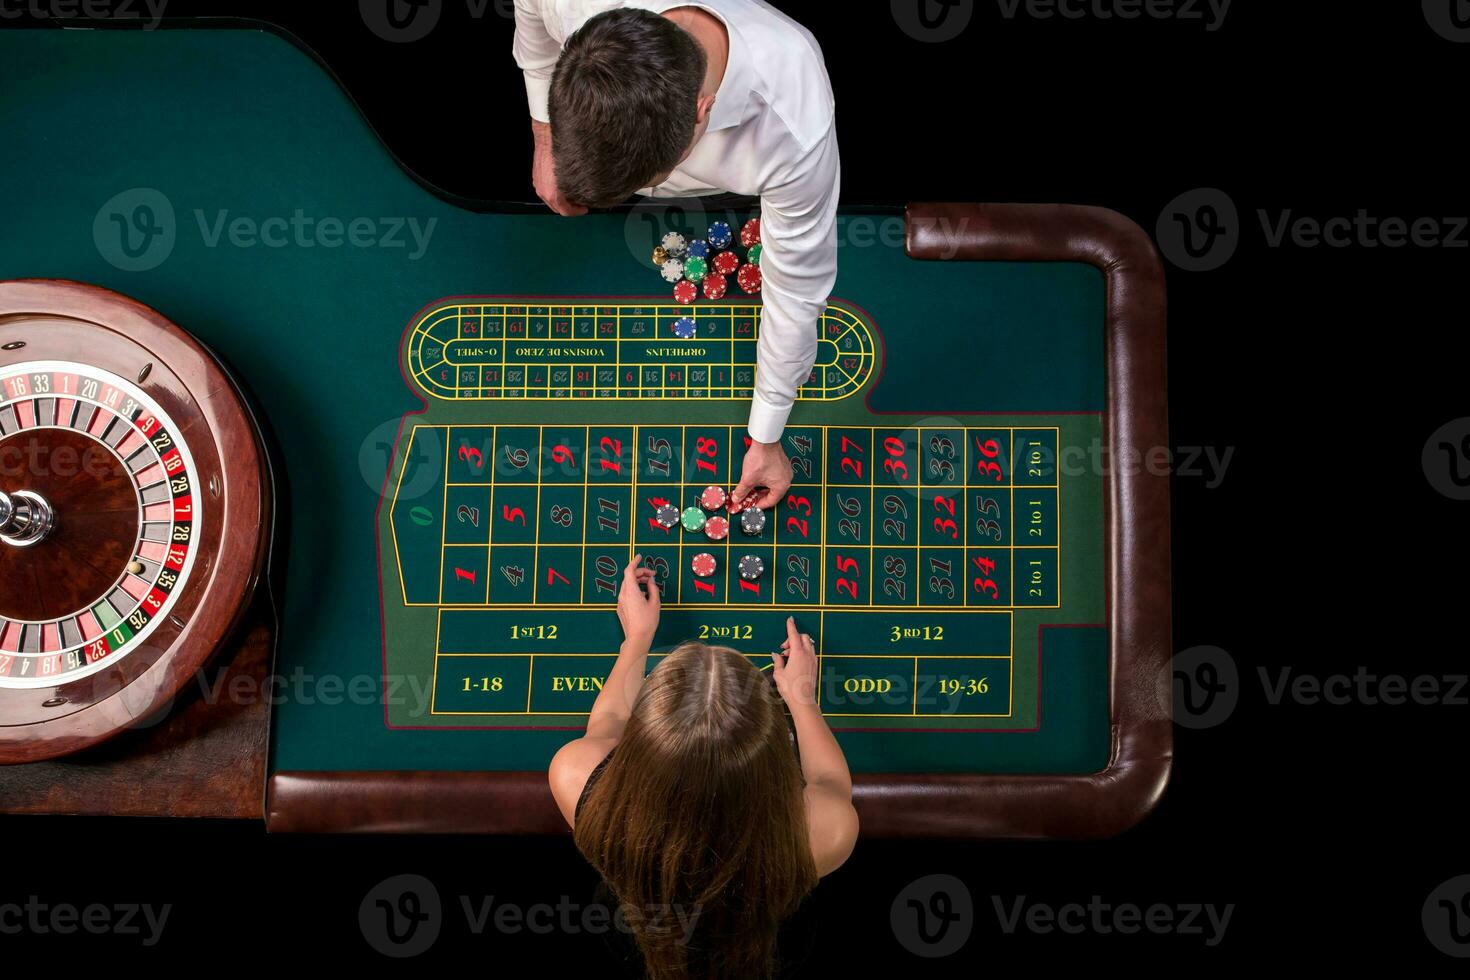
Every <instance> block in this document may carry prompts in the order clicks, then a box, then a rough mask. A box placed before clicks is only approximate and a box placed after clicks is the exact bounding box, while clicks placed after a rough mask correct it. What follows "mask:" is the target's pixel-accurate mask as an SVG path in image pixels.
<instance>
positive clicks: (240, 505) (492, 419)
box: [0, 25, 1171, 837]
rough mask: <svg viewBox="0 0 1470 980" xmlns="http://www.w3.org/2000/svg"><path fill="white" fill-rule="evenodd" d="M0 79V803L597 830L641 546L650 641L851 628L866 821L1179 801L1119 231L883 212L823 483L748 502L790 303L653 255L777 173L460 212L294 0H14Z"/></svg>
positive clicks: (853, 231)
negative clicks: (746, 490)
mask: <svg viewBox="0 0 1470 980" xmlns="http://www.w3.org/2000/svg"><path fill="white" fill-rule="evenodd" d="M245 79H248V80H249V84H248V85H247V84H243V83H242V80H245ZM0 80H3V82H4V90H5V92H6V95H5V96H4V97H0V125H3V126H4V128H5V131H7V132H12V133H18V134H20V138H19V140H18V141H17V142H16V143H15V145H13V146H12V147H11V148H10V151H9V152H8V153H7V154H5V155H4V156H3V157H0V176H4V177H5V178H7V180H6V181H5V186H7V187H9V188H11V190H10V191H9V192H8V198H7V215H8V217H7V221H8V227H9V228H10V229H11V231H12V232H17V233H13V234H10V235H7V236H5V237H4V238H3V239H0V280H4V282H3V284H0V463H5V466H4V468H0V492H3V494H4V496H0V537H3V538H4V540H3V541H0V582H3V583H5V586H6V588H5V590H4V592H3V593H0V763H8V764H9V765H0V800H3V802H0V808H3V809H5V810H8V811H11V812H29V813H46V812H78V813H103V814H106V813H117V814H169V815H180V816H233V817H256V818H260V819H263V820H264V821H265V822H266V825H267V827H268V828H269V829H271V830H273V831H281V832H291V831H302V832H322V831H329V832H336V831H342V832H346V831H373V832H387V831H405V832H424V831H428V832H435V831H442V832H491V833H548V832H559V831H563V830H564V829H565V828H564V824H563V823H562V821H561V818H560V816H559V814H558V813H557V812H556V809H555V806H554V804H553V802H552V799H551V796H550V792H549V790H548V789H547V786H546V780H545V767H546V765H547V764H548V762H549V760H550V758H551V756H552V755H553V754H554V753H555V751H556V750H557V749H558V748H559V747H560V746H561V745H562V744H564V743H565V742H566V741H567V740H569V739H571V738H574V737H576V734H577V732H578V731H579V730H580V729H581V727H582V726H583V725H584V724H585V718H586V714H587V712H588V710H589V708H590V706H591V704H592V701H593V699H594V698H595V697H596V694H597V691H598V690H599V689H600V684H601V682H602V679H603V678H604V677H605V676H606V674H607V672H608V670H609V669H610V668H611V665H612V662H613V659H614V656H615V653H616V649H617V645H618V641H619V639H620V633H619V628H618V624H617V620H616V617H615V615H614V613H613V603H614V598H615V594H616V582H617V578H618V574H619V573H620V571H621V568H622V567H623V565H625V564H626V563H627V562H628V561H629V559H630V558H631V557H632V556H633V555H635V554H641V555H643V556H644V560H645V562H646V563H647V564H649V565H650V566H652V567H653V568H654V569H655V571H656V573H657V576H658V580H659V582H660V583H661V587H662V588H663V590H664V601H665V606H664V610H665V611H664V615H663V620H662V623H661V626H660V631H659V636H658V637H657V639H656V643H655V649H654V655H653V656H652V657H651V658H650V665H651V666H655V665H656V664H657V662H658V660H659V653H660V651H663V650H666V649H667V648H669V647H670V646H672V645H673V644H675V643H677V642H679V641H681V640H685V639H690V638H693V639H703V640H706V641H708V642H712V643H721V644H725V645H729V646H733V647H735V648H737V649H739V650H741V652H743V653H746V654H748V655H750V656H751V657H752V658H753V659H754V661H755V662H756V663H757V664H758V665H760V666H763V667H764V666H767V665H768V664H769V653H770V651H771V650H773V649H775V648H776V647H777V646H778V645H779V643H780V639H781V636H782V634H783V628H784V627H783V624H784V621H785V618H786V617H787V616H788V615H791V616H795V617H796V619H797V621H798V623H799V624H800V626H801V627H802V629H803V630H805V631H806V632H808V633H811V634H812V635H813V637H814V638H815V639H816V641H817V645H818V652H819V654H820V657H821V690H820V696H821V699H822V707H823V710H824V713H825V715H826V717H827V718H828V720H829V722H830V724H831V725H832V727H833V728H834V730H835V731H836V732H837V735H838V739H839V741H840V742H841V744H842V746H843V748H844V750H845V752H846V754H847V757H848V760H849V762H850V764H851V767H852V770H853V773H854V777H855V784H856V802H857V806H858V808H859V812H860V815H861V818H862V826H863V832H864V833H865V834H870V835H881V836H903V835H915V836H919V835H923V836H947V837H1092V836H1106V835H1111V834H1115V833H1118V832H1121V831H1122V830H1125V829H1126V828H1128V827H1130V826H1132V825H1133V824H1134V823H1136V822H1137V821H1138V820H1139V819H1141V818H1142V817H1143V816H1144V815H1145V814H1146V813H1147V812H1148V811H1149V809H1150V808H1151V807H1152V806H1153V804H1154V803H1155V801H1156V800H1157V799H1158V797H1159V795H1160V794H1161V793H1162V792H1163V789H1164V786H1165V784H1166V782H1167V779H1168V773H1169V766H1170V760H1171V734H1170V721H1169V680H1168V677H1167V673H1166V670H1165V668H1166V661H1167V657H1168V652H1169V642H1170V637H1169V603H1170V599H1169V515H1168V485H1167V477H1166V476H1164V475H1162V474H1161V473H1160V472H1158V471H1156V470H1155V469H1153V468H1150V467H1149V466H1147V465H1144V464H1145V463H1146V460H1147V456H1148V454H1149V453H1150V452H1151V451H1153V450H1154V449H1156V448H1157V447H1165V446H1167V445H1168V442H1167V431H1166V385H1165V370H1164V368H1165V358H1164V319H1165V317H1164V312H1165V306H1164V303H1165V301H1164V285H1163V274H1162V270H1161V267H1160V264H1159V262H1158V259H1157V257H1156V255H1155V253H1154V251H1153V248H1152V246H1151V245H1150V243H1149V242H1148V240H1147V238H1146V236H1145V235H1144V234H1143V233H1142V232H1141V231H1140V230H1139V229H1138V228H1137V227H1136V226H1135V225H1133V224H1132V223H1131V222H1129V221H1128V220H1127V219H1125V218H1123V217H1121V216H1119V215H1117V214H1115V213H1113V212H1109V211H1106V210H1103V209H1098V208H1090V207H1076V206H1066V205H1019V204H1014V205H1012V204H991V205H985V204H956V203H951V204H923V203H916V204H913V205H910V206H909V207H908V208H907V209H905V210H897V209H893V210H888V209H877V208H847V209H844V211H843V213H842V216H841V220H840V223H839V224H840V227H839V240H840V252H839V255H840V272H839V277H838V282H837V286H836V289H835V290H834V293H833V296H832V299H831V300H830V302H829V305H828V308H827V311H826V313H825V315H824V316H823V318H822V320H821V322H820V323H819V324H818V327H817V329H818V331H819V337H820V340H819V353H818V359H817V366H816V367H815V368H814V370H813V372H812V375H811V377H810V378H809V380H808V383H807V384H806V385H805V386H803V388H802V391H801V397H800V400H799V402H798V404H797V406H796V409H795V411H794V412H793V414H792V417H791V422H790V425H789V427H788V429H787V430H786V433H785V435H784V438H783V443H784V446H785V449H786V451H787V452H788V454H789V455H790V456H791V458H792V460H793V463H794V466H795V476H796V479H795V482H794V484H793V486H792V489H791V492H790V493H789V494H788V495H787V496H786V497H785V498H783V499H782V500H780V501H775V502H773V504H774V506H772V507H771V508H770V509H769V510H767V511H765V512H764V514H763V520H757V521H754V522H753V523H752V524H751V526H747V525H746V523H745V522H744V521H742V519H741V515H739V514H738V513H731V512H729V510H728V509H727V508H722V507H720V506H719V505H718V500H717V498H712V499H713V503H714V506H702V504H705V503H709V501H704V500H702V497H703V495H704V493H705V491H706V489H707V488H709V487H719V488H722V489H724V490H728V489H729V488H730V487H731V486H732V485H733V484H734V483H735V482H736V481H737V480H738V476H739V472H740V464H741V460H742V458H743V454H744V452H745V448H746V445H747V441H746V437H745V433H744V425H743V423H744V419H745V416H746V413H747V410H748V401H749V397H750V389H751V387H752V386H753V383H754V371H755V359H756V358H755V351H756V348H757V344H758V343H759V332H760V296H759V294H758V293H747V292H745V291H743V290H742V289H740V288H739V286H738V285H737V284H736V283H734V282H732V283H731V284H730V289H729V291H728V293H725V294H723V295H721V296H720V298H719V299H714V300H710V299H705V298H699V299H696V300H694V301H693V302H680V301H679V300H677V299H675V297H674V296H673V293H672V290H671V289H670V286H669V283H667V282H665V281H664V280H663V279H662V277H661V276H660V270H659V269H657V268H655V267H654V266H653V265H652V264H651V263H650V261H649V255H650V254H651V252H652V248H653V246H654V244H656V243H657V242H658V241H659V240H660V236H662V235H663V234H664V233H665V232H667V231H669V230H677V231H680V232H682V233H684V234H686V235H688V236H690V237H695V236H698V235H700V234H702V233H703V231H704V229H705V228H706V227H707V226H708V225H709V223H710V222H712V221H716V220H718V221H724V222H726V223H727V224H729V225H730V226H731V227H732V228H735V229H739V228H741V227H742V226H743V224H744V222H745V221H746V220H747V219H749V218H750V217H751V216H752V215H753V214H755V213H756V212H755V211H754V210H752V205H751V202H741V201H732V200H717V201H716V200H710V201H700V200H686V201H681V202H677V204H673V205H670V204H669V202H662V203H660V202H644V203H642V204H638V205H634V206H631V207H629V208H625V209H619V210H617V211H614V212H611V213H600V214H594V215H590V216H587V217H584V218H579V219H576V220H565V219H560V218H557V217H554V216H551V215H549V214H545V213H538V212H537V211H536V210H534V209H529V208H523V207H516V206H512V205H503V206H490V205H483V204H479V203H477V202H466V201H460V200H454V199H451V198H449V197H448V196H446V195H443V194H440V193H438V192H437V191H436V190H435V189H434V188H432V187H428V186H426V185H425V184H423V183H422V182H420V181H418V180H417V179H416V178H415V177H414V176H413V175H412V174H410V173H408V172H407V171H406V170H405V169H404V168H402V167H401V166H400V165H399V164H398V163H397V161H396V160H395V159H394V158H393V156H392V155H391V153H390V152H389V151H388V150H387V149H386V148H385V147H384V146H383V145H382V143H381V142H380V141H379V140H378V139H377V138H376V136H375V134H374V133H373V132H372V130H371V129H370V127H369V126H368V125H367V124H366V123H365V122H364V120H363V118H362V117H361V115H360V114H359V113H358V112H357V110H356V108H355V106H354V105H353V104H352V102H351V100H350V98H349V96H348V95H347V94H346V93H345V92H344V91H343V90H342V88H341V87H340V86H339V85H338V84H337V83H336V82H335V80H334V79H333V78H332V76H331V75H330V73H329V72H328V71H327V70H326V69H325V68H324V67H323V66H322V65H321V64H320V63H319V62H318V61H316V60H315V59H314V58H313V57H312V56H311V54H310V52H307V51H304V50H303V49H301V48H300V47H298V46H297V45H296V44H294V43H293V42H292V41H290V40H289V39H286V38H282V37H280V36H277V35H275V34H273V33H271V32H269V31H266V30H255V29H246V28H241V27H229V28H209V29H206V28H204V27H201V26H197V25H196V26H190V27H178V28H173V29H165V30H159V31H149V32H133V31H86V32H83V31H9V32H4V33H0ZM454 135H455V134H453V133H446V134H444V139H445V140H446V141H447V143H452V142H453V140H454ZM20 187H23V188H24V192H23V193H21V192H19V191H18V190H16V188H20ZM79 283H87V284H90V285H87V286H83V285H80V284H79ZM691 319H692V320H693V325H692V327H691V326H690V325H689V323H688V322H687V321H688V320H691ZM17 342H19V343H21V344H22V345H23V346H20V347H13V346H11V345H13V344H15V343H17ZM145 365H146V366H148V367H147V370H146V371H145ZM42 388H44V390H42ZM11 441H14V444H15V446H17V447H18V446H21V444H22V443H24V444H25V445H27V446H30V445H33V444H38V442H40V441H44V442H45V443H46V446H47V447H48V451H50V452H52V453H53V454H54V453H56V452H58V451H60V450H62V449H67V450H69V453H70V455H75V456H78V457H83V456H87V454H88V451H91V455H92V456H95V457H97V460H98V462H97V465H96V466H94V467H93V469H95V470H96V472H95V473H93V472H90V471H89V472H88V473H86V474H84V475H83V476H81V477H75V476H69V475H66V476H63V475H58V474H60V473H61V468H60V467H57V466H43V467H41V468H40V469H41V470H43V471H44V473H45V479H41V478H40V477H36V476H35V475H34V474H33V473H32V472H31V471H33V470H35V469H36V467H34V466H26V465H18V466H16V465H11V464H10V463H8V462H6V460H7V459H9V457H4V455H3V454H4V452H5V450H6V449H7V447H8V445H9V444H10V442H11ZM12 448H14V447H12ZM11 455H12V456H17V457H24V456H25V453H24V452H22V453H12V454H11ZM32 455H34V454H32ZM180 480H182V481H183V482H179V481H180ZM38 502H39V503H38ZM43 505H44V506H43ZM670 507H673V508H677V510H678V511H679V512H680V514H681V515H683V514H684V513H685V512H686V511H688V510H689V509H690V508H694V509H695V511H696V517H695V518H693V519H691V523H690V524H689V525H687V526H686V524H685V523H684V522H683V521H682V520H681V521H679V522H677V523H674V524H672V526H671V525H670V524H669V522H667V521H666V520H661V519H660V518H661V516H664V515H663V514H662V513H661V512H662V511H664V510H665V509H666V508H670ZM711 516H716V517H719V518H720V519H721V520H722V521H725V522H727V525H728V526H726V527H721V526H720V522H719V521H715V522H711V521H710V517H711ZM756 524H759V525H760V526H758V527H756V526H754V525H756ZM711 525H712V526H711ZM181 535H182V538H181ZM32 539H34V540H32ZM710 559H712V561H711V560H710ZM140 611H141V613H142V614H143V615H142V616H141V617H138V618H135V617H136V616H137V614H138V613H139V612H140ZM98 643H101V644H103V646H95V644H98ZM63 689H67V690H63ZM68 690H69V691H70V693H71V695H74V697H75V700H72V699H70V698H69V699H68V700H67V701H66V702H65V704H64V705H61V706H56V705H53V706H52V707H50V708H43V707H41V705H43V704H45V703H47V702H49V701H52V700H54V699H55V698H57V697H63V696H67V694H68ZM38 692H40V693H41V694H45V695H47V696H46V697H41V696H39V695H38ZM58 692H60V693H58ZM48 712H51V714H48ZM56 712H64V713H66V714H65V717H71V718H73V721H71V722H69V723H68V722H66V721H65V720H64V719H63V718H59V717H55V716H54V713H56ZM94 715H95V720H93V721H88V719H91V718H92V717H93V716H94Z"/></svg>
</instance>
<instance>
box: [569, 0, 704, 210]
mask: <svg viewBox="0 0 1470 980" xmlns="http://www.w3.org/2000/svg"><path fill="white" fill-rule="evenodd" d="M707 69H708V62H707V59H706V58H705V54H704V50H703V49H702V48H701V47H700V46H699V45H698V44H697V43H696V42H695V40H694V38H693V37H692V36H691V35H690V34H689V32H687V31H685V30H684V29H683V28H681V27H679V26H678V25H676V24H674V23H673V22H672V21H670V20H668V19H666V18H664V17H660V16H659V15H657V14H655V13H652V12H650V11H647V10H635V9H628V8H624V9H620V10H610V11H608V12H607V13H604V14H598V15H597V16H596V17H593V18H592V19H591V20H589V21H587V23H585V24H583V25H582V28H581V29H580V30H579V31H577V32H576V33H575V34H573V35H572V36H571V37H569V38H568V39H567V43H566V46H565V47H564V48H563V49H562V53H561V60H559V61H558V62H557V64H556V73H555V74H554V75H553V76H552V79H551V133H552V137H551V138H552V146H553V150H554V152H555V154H556V182H557V186H558V187H559V188H560V189H561V193H562V195H563V196H564V197H566V198H567V199H568V200H569V201H572V202H574V203H577V204H581V205H584V206H586V207H611V206H612V205H614V204H618V203H620V202H622V201H623V200H625V199H627V197H628V196H629V195H631V194H633V193H634V192H635V191H637V190H638V189H639V188H642V187H648V186H650V185H651V184H652V183H653V181H654V178H656V177H663V176H664V175H666V174H668V173H669V171H671V170H673V169H674V167H676V166H678V164H679V162H680V161H681V160H683V159H684V157H685V156H687V155H688V153H689V149H690V147H692V146H693V145H694V142H695V140H696V139H698V137H699V136H700V135H702V133H703V130H704V128H705V127H706V126H707V125H708V122H709V107H710V105H712V104H713V101H714V99H713V94H712V93H709V94H703V93H702V89H703V87H704V82H705V73H706V71H707Z"/></svg>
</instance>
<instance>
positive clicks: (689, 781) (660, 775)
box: [576, 643, 817, 980]
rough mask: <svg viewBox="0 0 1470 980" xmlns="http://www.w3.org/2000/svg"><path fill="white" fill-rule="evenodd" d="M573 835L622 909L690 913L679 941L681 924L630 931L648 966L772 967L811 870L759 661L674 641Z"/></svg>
mask: <svg viewBox="0 0 1470 980" xmlns="http://www.w3.org/2000/svg"><path fill="white" fill-rule="evenodd" d="M576 841H577V846H578V848H579V849H580V850H581V851H582V853H583V854H585V855H586V856H587V858H588V860H589V861H591V862H592V864H593V865H594V866H595V867H596V868H597V869H598V871H600V872H601V873H602V875H603V877H604V878H605V879H606V880H607V882H608V884H609V885H611V886H612V888H613V890H614V891H615V892H616V893H617V895H618V898H619V900H620V901H621V903H622V904H623V906H624V912H625V915H626V914H629V913H630V912H631V913H634V914H636V913H642V914H644V915H653V914H658V915H659V916H660V921H661V922H662V923H665V924H667V923H674V924H677V922H678V921H679V919H678V914H682V916H683V917H684V918H685V919H686V920H687V919H689V918H690V917H691V916H698V919H697V920H696V925H695V929H694V939H693V941H692V942H691V943H689V944H687V945H686V944H685V942H684V937H683V934H682V933H681V932H680V931H678V930H677V929H669V930H667V931H661V930H658V929H653V928H640V929H638V930H637V937H638V944H639V947H640V948H641V949H642V950H643V954H644V960H645V964H646V967H647V969H648V973H649V976H650V977H653V978H655V980H658V978H663V977H673V976H682V975H684V974H685V973H687V972H688V970H689V968H690V965H691V964H692V963H698V964H699V970H700V972H701V973H704V974H707V975H711V976H742V977H744V976H760V975H763V974H764V973H765V972H767V971H768V970H769V968H770V966H771V961H772V956H773V953H774V948H775V939H776V932H777V929H778V927H779V925H780V923H781V921H782V920H783V919H785V918H787V917H788V916H790V915H791V914H792V913H793V912H794V911H795V910H796V907H797V906H798V905H799V904H800V902H801V899H802V898H803V897H805V895H806V894H807V893H808V892H809V891H811V889H812V888H813V887H814V886H815V884H816V878H817V875H816V868H815V866H814V864H813V863H812V855H811V845H810V842H809V837H808V833H807V823H806V808H805V804H804V802H803V799H802V779H801V767H800V765H799V764H798V762H797V758H796V753H795V751H794V750H793V747H792V744H791V730H790V727H789V723H788V721H787V719H786V714H785V712H784V710H783V708H782V705H781V701H780V697H779V695H777V694H776V692H775V691H774V690H773V688H772V685H771V684H770V683H769V682H768V681H767V679H766V677H765V676H764V675H763V674H762V673H761V671H759V670H758V669H756V667H755V665H754V664H752V663H751V662H750V661H749V660H748V659H746V658H745V657H744V656H742V655H741V654H739V653H737V652H736V651H734V650H731V649H729V648H727V647H711V646H706V645H705V644H703V643H685V644H683V645H681V646H679V647H676V648H675V649H674V650H673V651H672V652H671V653H670V654H669V655H668V657H667V658H665V659H664V661H663V662H662V663H660V664H659V665H658V667H657V668H656V669H655V670H653V671H652V673H650V674H649V676H648V679H647V680H646V681H645V682H644V685H643V688H642V690H641V691H640V692H639V695H638V699H637V701H636V702H635V703H634V706H633V712H632V717H631V718H630V719H629V721H628V726H627V728H626V730H625V731H624V733H623V737H622V739H621V740H620V741H619V742H618V747H617V751H616V752H615V753H614V755H613V760H612V762H611V763H609V765H608V767H607V770H606V771H605V772H604V773H603V775H602V777H601V778H600V779H599V780H598V781H597V783H596V784H594V786H593V788H592V790H591V791H590V792H589V794H588V797H587V801H586V803H585V805H584V807H583V810H582V813H581V814H580V816H579V817H578V819H577V825H576ZM671 906H678V908H677V909H672V908H670V907H671ZM676 912H677V913H678V914H675V913H676ZM635 925H636V923H635Z"/></svg>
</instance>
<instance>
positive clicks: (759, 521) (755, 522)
mask: <svg viewBox="0 0 1470 980" xmlns="http://www.w3.org/2000/svg"><path fill="white" fill-rule="evenodd" d="M765 529H766V512H765V511H763V510H761V509H760V508H759V507H752V508H750V509H749V510H745V511H742V512H741V514H740V530H741V533H743V534H749V535H752V536H754V535H757V534H760V533H761V532H762V531H764V530H765Z"/></svg>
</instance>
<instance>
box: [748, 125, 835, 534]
mask: <svg viewBox="0 0 1470 980" xmlns="http://www.w3.org/2000/svg"><path fill="white" fill-rule="evenodd" d="M841 178H842V167H841V158H840V156H839V154H838V151H837V128H836V124H835V123H834V124H833V126H831V127H829V128H828V130H827V135H826V136H824V137H823V138H822V140H821V141H820V142H819V143H817V144H816V145H815V146H813V147H812V149H811V150H810V151H809V152H808V153H807V155H806V156H805V157H804V158H802V159H801V160H800V161H798V162H797V164H796V165H794V166H793V167H791V168H790V170H789V171H788V172H787V173H786V174H785V175H783V179H782V180H781V181H780V182H779V183H778V184H776V185H775V186H773V187H771V188H768V189H767V190H766V192H765V193H763V194H762V195H761V241H762V243H763V247H762V250H761V280H762V284H761V295H762V304H763V309H762V312H761V328H760V342H759V343H758V344H757V346H756V373H755V393H754V396H753V397H752V399H751V405H750V425H749V432H750V438H751V439H752V440H753V441H752V444H751V447H750V449H749V450H748V451H747V452H746V454H745V463H744V465H743V467H742V470H741V476H740V483H739V485H738V486H737V487H736V488H735V493H734V497H735V499H736V500H742V501H743V500H745V499H746V498H747V497H748V496H749V495H750V494H751V493H753V492H754V491H755V490H756V488H757V487H766V488H767V493H766V494H764V495H762V496H761V497H759V498H757V499H756V501H755V504H756V506H762V507H775V506H776V505H778V504H779V503H780V502H781V499H782V498H783V497H785V495H786V491H787V490H788V489H790V487H791V461H790V460H789V459H787V457H786V452H785V450H783V449H782V448H781V444H780V443H781V433H782V431H783V430H784V429H785V428H786V420H787V419H788V418H790V416H791V408H792V405H793V404H794V402H795V401H796V392H797V389H798V388H800V387H801V386H802V385H803V384H805V383H806V380H807V378H808V377H809V376H810V375H811V370H812V364H813V363H814V362H815V361H816V359H817V329H818V324H819V323H820V322H821V317H822V313H823V312H824V311H825V310H826V308H827V298H828V297H829V296H830V295H831V294H832V287H833V285H834V284H835V283H836V281H837V196H838V191H839V189H840V184H841Z"/></svg>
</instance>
